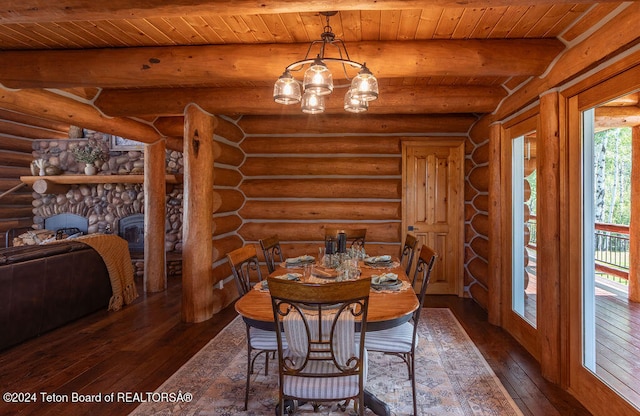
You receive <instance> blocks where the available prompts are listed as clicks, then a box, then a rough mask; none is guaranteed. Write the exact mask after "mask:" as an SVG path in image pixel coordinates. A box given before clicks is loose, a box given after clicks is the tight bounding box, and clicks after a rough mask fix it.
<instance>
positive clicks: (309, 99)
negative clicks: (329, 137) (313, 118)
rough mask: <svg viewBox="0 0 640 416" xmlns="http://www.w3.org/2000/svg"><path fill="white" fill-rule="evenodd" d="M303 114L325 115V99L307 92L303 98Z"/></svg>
mask: <svg viewBox="0 0 640 416" xmlns="http://www.w3.org/2000/svg"><path fill="white" fill-rule="evenodd" d="M302 112H303V113H306V114H318V113H324V97H323V96H321V95H316V94H314V93H312V92H309V91H305V92H304V95H303V96H302Z"/></svg>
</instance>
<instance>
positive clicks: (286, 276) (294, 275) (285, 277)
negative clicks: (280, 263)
mask: <svg viewBox="0 0 640 416" xmlns="http://www.w3.org/2000/svg"><path fill="white" fill-rule="evenodd" d="M301 277H302V275H301V274H300V273H287V274H283V275H280V276H276V279H282V280H295V281H298V280H300V278H301Z"/></svg>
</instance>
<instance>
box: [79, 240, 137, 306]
mask: <svg viewBox="0 0 640 416" xmlns="http://www.w3.org/2000/svg"><path fill="white" fill-rule="evenodd" d="M76 240H78V241H81V242H83V243H85V244H87V245H88V246H90V247H91V248H93V249H94V250H95V251H97V252H98V254H100V256H101V257H102V260H103V261H104V264H105V265H106V266H107V270H108V271H109V278H110V279H111V288H112V290H113V295H112V296H111V299H110V300H109V310H110V311H117V310H120V308H122V305H123V304H127V305H128V304H130V303H131V302H133V301H134V300H135V299H136V298H137V297H138V290H137V289H136V284H135V282H134V280H133V273H134V271H133V265H132V264H131V255H130V254H129V245H128V243H127V241H126V240H125V239H123V238H120V237H118V236H117V235H113V234H88V235H83V236H80V237H78V238H76Z"/></svg>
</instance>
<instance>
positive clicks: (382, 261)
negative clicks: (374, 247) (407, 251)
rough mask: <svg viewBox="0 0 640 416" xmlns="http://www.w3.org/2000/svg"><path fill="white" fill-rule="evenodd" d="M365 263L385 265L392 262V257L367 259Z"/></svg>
mask: <svg viewBox="0 0 640 416" xmlns="http://www.w3.org/2000/svg"><path fill="white" fill-rule="evenodd" d="M364 261H365V262H367V263H385V262H388V261H391V256H388V255H384V256H375V257H367V258H366V259H364Z"/></svg>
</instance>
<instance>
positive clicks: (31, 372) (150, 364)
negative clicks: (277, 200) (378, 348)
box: [0, 278, 589, 416]
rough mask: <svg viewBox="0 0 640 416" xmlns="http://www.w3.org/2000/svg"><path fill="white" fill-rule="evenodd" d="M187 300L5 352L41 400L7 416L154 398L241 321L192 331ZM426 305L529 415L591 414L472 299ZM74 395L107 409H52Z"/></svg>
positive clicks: (121, 411) (6, 384)
mask: <svg viewBox="0 0 640 416" xmlns="http://www.w3.org/2000/svg"><path fill="white" fill-rule="evenodd" d="M140 293H142V290H141V291H140ZM180 298H181V286H180V281H179V279H176V278H173V279H170V280H169V288H168V290H167V291H166V292H162V293H155V294H149V295H142V296H141V297H140V299H138V300H137V301H136V302H135V303H134V304H132V305H129V306H127V307H125V308H124V309H123V310H121V311H119V312H112V313H107V312H106V311H104V312H97V313H95V314H93V315H90V316H88V317H86V318H83V319H81V320H79V321H77V322H74V323H72V324H70V325H67V326H65V327H63V328H60V329H57V330H55V331H52V332H50V333H48V334H45V335H43V336H41V337H39V338H36V339H33V340H30V341H27V342H25V343H23V344H21V345H19V346H16V347H14V348H11V349H8V350H5V351H3V352H0V386H1V388H0V390H1V391H2V393H3V394H5V393H7V392H19V393H25V394H28V396H27V398H30V399H35V403H21V404H14V403H6V402H5V401H4V400H3V401H0V415H16V414H20V415H38V416H40V415H91V416H102V415H105V416H107V415H108V416H113V415H126V414H127V413H129V412H130V411H132V410H133V409H135V407H136V406H137V405H138V403H135V402H134V403H131V402H129V403H128V402H124V401H122V400H120V401H119V402H115V403H106V399H105V397H106V396H107V394H108V393H112V392H113V393H116V394H117V393H118V392H123V393H126V392H136V393H146V392H153V391H154V390H155V389H156V388H157V387H159V386H160V385H161V384H162V383H163V382H164V381H165V380H166V379H167V378H168V377H169V376H171V374H173V373H174V372H175V371H176V370H178V369H179V368H180V367H181V366H182V365H183V364H184V363H185V362H186V361H187V360H188V359H189V358H190V357H191V356H192V355H194V354H195V353H196V352H197V351H199V350H200V349H201V348H202V347H203V346H204V345H205V344H206V343H207V342H208V341H209V340H210V339H211V338H212V337H213V336H215V335H216V334H217V333H218V332H219V331H220V330H221V329H222V328H223V327H224V326H225V325H226V324H227V323H228V322H229V321H231V320H232V319H233V318H234V317H235V316H236V312H235V310H234V309H233V306H230V307H228V308H226V309H225V310H223V311H221V312H220V313H218V314H217V315H215V316H214V317H213V318H212V319H210V320H208V321H206V322H202V323H198V324H185V323H182V322H180ZM427 306H428V307H448V308H450V309H451V310H452V311H453V312H454V314H455V315H456V317H458V319H459V320H460V322H461V323H462V325H463V327H464V328H465V330H466V331H467V333H468V334H469V336H470V337H471V338H472V339H473V340H474V341H475V343H476V345H477V346H478V349H479V350H480V351H481V352H482V354H483V355H484V356H485V358H486V359H487V361H488V362H489V364H490V365H491V367H492V368H493V370H494V372H495V373H496V374H497V376H498V377H499V378H500V380H502V383H503V384H504V386H505V388H506V390H507V391H508V392H509V393H510V394H511V396H512V397H513V398H514V400H515V401H516V403H517V404H518V406H520V408H521V410H522V412H523V413H524V414H525V415H539V416H553V415H589V412H587V411H586V410H585V409H584V408H583V407H582V406H581V405H580V404H579V403H578V402H577V401H576V400H575V399H573V398H572V397H571V396H570V395H569V394H567V393H565V392H564V391H562V390H561V389H559V388H558V387H556V386H554V385H553V384H550V383H548V382H546V381H545V380H544V379H543V378H542V377H541V375H540V369H539V366H538V364H537V362H536V361H535V360H534V359H533V358H532V357H531V356H530V355H529V354H528V353H527V352H526V351H525V350H524V349H523V348H522V347H520V346H519V345H518V344H517V343H516V342H515V340H514V339H513V338H512V337H510V336H509V335H508V334H506V333H505V332H504V331H502V330H500V329H499V328H496V327H494V326H492V325H490V324H488V323H487V318H486V314H485V313H484V311H483V310H482V309H481V308H480V307H478V305H477V304H475V303H474V302H473V301H472V300H470V299H459V298H457V297H453V296H430V297H429V298H428V299H427ZM73 393H78V394H81V395H96V394H101V396H100V403H77V402H76V403H46V402H45V400H52V401H55V400H57V399H60V398H64V397H68V398H70V399H71V398H72V394H73ZM83 397H85V398H87V399H89V398H90V396H83ZM115 397H117V396H115Z"/></svg>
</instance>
